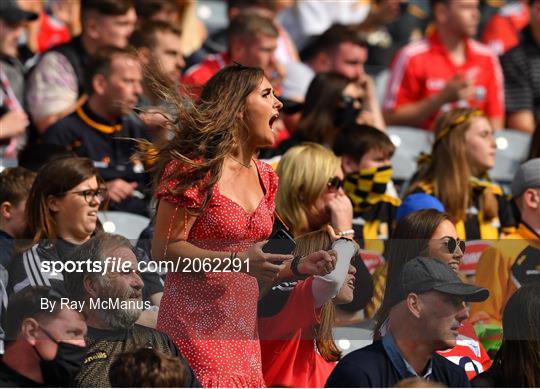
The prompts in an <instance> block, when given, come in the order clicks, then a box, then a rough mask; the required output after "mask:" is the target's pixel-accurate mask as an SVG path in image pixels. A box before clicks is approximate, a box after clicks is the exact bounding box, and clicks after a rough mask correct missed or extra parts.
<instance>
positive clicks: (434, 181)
mask: <svg viewBox="0 0 540 389" xmlns="http://www.w3.org/2000/svg"><path fill="white" fill-rule="evenodd" d="M496 150H497V146H496V144H495V139H494V137H493V129H492V127H491V125H490V124H489V121H488V120H487V118H486V117H485V116H484V115H483V114H482V113H481V112H480V111H477V110H475V109H472V108H458V109H455V110H453V111H450V112H445V113H444V114H442V115H440V117H439V118H438V119H437V122H436V123H435V142H434V143H433V148H432V151H431V156H430V157H428V158H427V161H426V162H422V163H421V167H420V171H419V173H418V175H417V176H416V178H415V180H414V182H413V184H412V185H411V187H410V188H409V190H408V193H420V192H424V193H427V194H430V195H433V196H435V197H436V198H437V199H439V200H440V201H441V203H442V204H443V205H444V208H445V209H446V212H448V213H449V214H450V215H452V217H453V219H454V220H455V221H456V228H457V231H458V236H459V238H460V239H467V240H475V239H498V238H499V236H501V234H502V233H511V232H512V231H513V230H514V224H515V222H514V219H513V216H512V212H511V208H510V204H509V202H508V200H507V197H506V196H505V194H504V192H503V190H502V188H501V187H500V186H499V185H497V184H495V183H493V182H491V181H490V179H489V177H488V175H487V172H488V170H489V169H491V168H492V167H493V166H494V164H495V153H496Z"/></svg>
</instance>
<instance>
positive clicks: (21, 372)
mask: <svg viewBox="0 0 540 389" xmlns="http://www.w3.org/2000/svg"><path fill="white" fill-rule="evenodd" d="M62 298H63V297H62V296H61V295H60V294H58V292H56V291H55V290H53V289H51V288H49V287H41V286H40V287H36V288H26V289H23V290H22V291H20V292H18V293H16V294H14V295H12V296H11V298H10V300H9V304H8V309H7V314H6V317H9V320H6V333H7V340H6V350H5V353H4V356H3V358H2V360H1V361H0V387H4V388H5V387H40V386H49V387H50V386H52V387H66V386H73V384H74V381H73V379H74V378H75V375H76V374H77V373H78V372H79V370H80V368H81V365H82V362H83V359H84V357H85V355H86V351H87V348H86V344H85V340H84V337H85V335H86V322H85V320H84V317H83V315H82V313H80V312H79V311H77V310H74V309H71V308H67V307H65V306H62V305H61V302H62ZM44 302H46V305H47V307H48V308H44ZM53 304H54V305H53ZM51 307H52V308H51Z"/></svg>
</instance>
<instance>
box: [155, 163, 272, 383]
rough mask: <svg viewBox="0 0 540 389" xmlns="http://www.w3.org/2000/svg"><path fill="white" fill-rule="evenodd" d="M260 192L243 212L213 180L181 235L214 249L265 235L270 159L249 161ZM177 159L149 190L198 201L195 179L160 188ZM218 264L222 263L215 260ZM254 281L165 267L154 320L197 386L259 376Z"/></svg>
mask: <svg viewBox="0 0 540 389" xmlns="http://www.w3.org/2000/svg"><path fill="white" fill-rule="evenodd" d="M255 165H256V167H257V170H258V174H259V180H260V183H261V187H262V188H263V192H264V196H263V198H262V200H261V202H260V203H259V205H258V207H257V209H256V210H255V211H254V212H252V213H247V212H246V211H245V210H244V209H243V208H242V207H241V206H240V205H239V204H237V203H235V202H234V201H232V200H230V199H229V198H227V197H225V196H224V195H222V194H220V192H219V188H218V185H216V186H215V187H214V190H213V193H212V196H211V198H210V200H209V202H208V204H207V206H206V208H205V210H204V211H203V213H202V214H200V215H199V216H198V217H197V219H196V221H195V223H194V225H193V226H192V228H191V230H190V232H189V235H188V236H187V241H188V242H190V243H192V244H194V245H195V246H197V247H200V248H203V249H207V250H215V251H235V252H240V251H245V250H246V249H247V248H249V247H250V246H251V245H253V244H254V243H256V242H259V241H262V240H265V239H267V238H268V237H269V235H270V233H271V231H272V224H273V214H274V208H275V205H274V197H275V194H276V192H277V188H278V178H277V176H276V174H275V173H274V171H273V170H272V168H271V167H270V165H267V164H265V163H263V162H260V161H255ZM182 168H185V167H183V165H182V164H181V162H178V161H172V162H170V163H169V165H168V166H167V167H166V169H165V172H164V175H163V180H162V183H161V186H160V188H159V189H158V192H157V198H158V199H159V200H165V201H168V202H170V203H173V204H177V205H179V206H181V207H187V208H193V207H196V206H199V205H200V204H202V201H203V200H204V195H203V194H202V192H201V191H200V187H199V186H198V185H197V186H195V187H193V188H191V189H189V190H186V191H185V192H184V193H183V194H181V195H179V196H173V195H171V194H170V193H169V192H168V190H167V189H171V188H174V186H175V185H177V184H178V180H177V179H174V178H171V175H172V173H173V172H174V171H175V170H176V169H182ZM222 268H223V266H222ZM258 297H259V287H258V284H257V280H256V279H255V278H254V277H252V276H250V275H248V274H245V273H217V272H216V273H212V272H210V273H196V274H194V273H169V274H168V275H167V278H166V282H165V290H164V294H163V298H162V300H161V304H160V308H159V317H158V323H157V327H158V329H160V330H162V331H163V332H165V333H166V334H167V335H169V337H171V339H172V340H173V341H174V342H175V343H176V345H177V346H178V347H179V348H180V350H181V351H182V353H183V355H184V356H185V357H186V358H187V360H188V361H189V363H190V364H191V366H192V368H193V369H194V371H195V373H196V374H197V377H198V379H199V381H200V382H201V385H202V386H203V387H261V386H264V379H263V376H262V368H261V351H260V345H259V340H258V332H257V300H258Z"/></svg>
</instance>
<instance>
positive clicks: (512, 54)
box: [501, 0, 540, 133]
mask: <svg viewBox="0 0 540 389" xmlns="http://www.w3.org/2000/svg"><path fill="white" fill-rule="evenodd" d="M530 14H531V18H530V23H529V25H528V26H527V27H526V28H525V29H524V30H523V32H522V35H521V40H520V42H519V45H517V47H514V48H513V49H512V50H510V51H509V52H508V53H506V54H505V55H504V56H502V57H501V64H502V68H503V71H504V85H505V96H506V112H507V122H506V123H507V125H506V126H507V127H508V128H513V129H516V130H520V131H525V132H530V133H532V132H534V121H535V118H540V1H539V0H532V1H531V6H530Z"/></svg>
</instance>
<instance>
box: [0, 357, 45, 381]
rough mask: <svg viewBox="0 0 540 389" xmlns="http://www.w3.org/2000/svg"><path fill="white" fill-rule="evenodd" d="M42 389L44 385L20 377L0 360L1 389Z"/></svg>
mask: <svg viewBox="0 0 540 389" xmlns="http://www.w3.org/2000/svg"><path fill="white" fill-rule="evenodd" d="M37 387H39V388H42V387H44V385H43V384H38V383H37V382H35V381H32V380H31V379H30V378H27V377H25V376H23V375H20V374H19V373H17V372H16V371H15V370H13V369H12V368H10V367H8V366H7V365H6V364H5V363H4V362H3V361H2V360H0V388H37Z"/></svg>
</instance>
